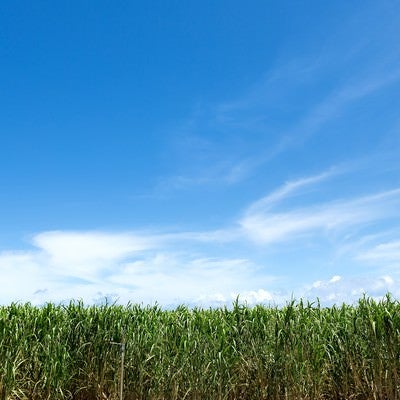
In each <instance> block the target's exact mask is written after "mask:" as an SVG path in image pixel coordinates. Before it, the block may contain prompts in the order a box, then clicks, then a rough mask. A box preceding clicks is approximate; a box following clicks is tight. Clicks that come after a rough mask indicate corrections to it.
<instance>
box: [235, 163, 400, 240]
mask: <svg viewBox="0 0 400 400" xmlns="http://www.w3.org/2000/svg"><path fill="white" fill-rule="evenodd" d="M333 175H334V171H333V170H332V171H328V172H325V173H322V174H319V175H316V176H312V177H308V178H302V179H299V180H297V181H293V182H289V183H286V184H285V185H283V186H282V187H281V188H279V189H277V190H276V191H274V192H272V193H271V194H269V195H267V196H265V197H264V198H262V199H261V200H259V201H257V202H255V203H253V204H252V205H250V206H249V207H248V209H247V210H246V212H245V214H244V217H243V218H242V219H241V220H240V221H239V223H240V226H241V227H242V229H243V231H244V232H245V234H247V235H248V237H249V238H250V239H252V240H254V241H255V242H258V243H264V244H268V243H276V242H282V241H288V240H293V239H294V238H298V237H299V236H301V235H310V234H319V233H321V232H329V231H333V230H341V229H344V228H350V227H356V226H362V225H365V224H368V223H370V222H373V221H378V220H384V219H387V218H390V217H393V216H398V215H399V209H400V189H393V190H388V191H384V192H380V193H375V194H372V195H366V196H360V197H356V198H351V199H346V200H343V199H339V200H335V201H329V202H325V203H314V204H311V205H307V206H297V207H292V208H290V209H289V210H288V211H274V207H275V208H277V207H278V206H279V203H280V202H281V201H282V200H284V199H287V198H288V197H290V196H292V195H293V194H294V193H296V192H298V191H300V190H301V189H303V188H305V187H306V186H309V185H315V184H317V183H321V182H323V181H325V180H327V179H329V178H330V177H332V176H333Z"/></svg>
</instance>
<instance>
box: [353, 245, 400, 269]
mask: <svg viewBox="0 0 400 400" xmlns="http://www.w3.org/2000/svg"><path fill="white" fill-rule="evenodd" d="M357 259H358V260H361V261H367V262H372V263H379V264H382V263H383V264H386V265H387V264H389V265H397V266H400V240H394V241H389V242H385V243H380V244H377V245H376V246H374V247H372V248H371V249H368V250H365V251H363V252H361V253H360V254H358V256H357Z"/></svg>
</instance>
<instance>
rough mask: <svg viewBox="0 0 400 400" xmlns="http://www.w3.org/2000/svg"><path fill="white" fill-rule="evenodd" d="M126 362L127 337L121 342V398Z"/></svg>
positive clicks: (121, 397) (121, 398) (121, 399)
mask: <svg viewBox="0 0 400 400" xmlns="http://www.w3.org/2000/svg"><path fill="white" fill-rule="evenodd" d="M124 362H125V338H124V337H123V338H122V343H121V376H120V381H119V398H120V400H123V395H124Z"/></svg>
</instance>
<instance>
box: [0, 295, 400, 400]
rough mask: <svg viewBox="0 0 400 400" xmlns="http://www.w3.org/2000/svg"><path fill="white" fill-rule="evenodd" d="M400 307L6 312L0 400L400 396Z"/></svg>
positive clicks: (0, 337)
mask: <svg viewBox="0 0 400 400" xmlns="http://www.w3.org/2000/svg"><path fill="white" fill-rule="evenodd" d="M399 331H400V305H399V303H398V301H395V300H392V299H391V298H390V297H387V298H385V299H384V300H383V301H380V302H375V301H373V300H371V299H367V298H363V299H361V300H360V301H359V303H358V304H357V305H355V306H348V305H343V306H340V307H330V308H324V307H322V306H320V305H318V304H303V303H302V302H292V303H290V304H288V305H286V306H285V307H281V308H278V307H261V306H257V307H254V308H250V307H246V306H243V305H240V304H238V303H235V304H234V305H233V307H231V308H225V309H206V310H204V309H189V308H186V307H178V308H177V309H175V310H169V311H166V310H162V309H161V308H160V307H141V306H136V305H131V306H127V307H124V306H117V305H110V306H97V307H95V306H91V307H85V306H84V305H83V304H82V303H79V302H76V303H71V304H69V305H66V306H65V305H60V306H56V305H53V304H48V305H46V306H43V307H40V308H39V307H33V306H31V305H29V304H26V305H19V304H13V305H10V306H4V307H0V399H2V400H4V399H32V400H36V399H54V400H56V399H79V400H92V399H118V397H119V383H120V372H121V348H122V346H121V345H119V344H113V343H112V342H115V343H122V342H124V343H126V353H125V354H124V355H125V359H124V360H123V365H124V373H125V376H124V380H123V381H124V386H123V396H124V399H126V400H133V399H198V400H200V399H201V400H203V399H210V400H211V399H244V400H245V399H399V398H400V395H399V391H400V379H399V374H400V332H399Z"/></svg>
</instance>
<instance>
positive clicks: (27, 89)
mask: <svg viewBox="0 0 400 400" xmlns="http://www.w3.org/2000/svg"><path fill="white" fill-rule="evenodd" d="M399 15H400V4H399V3H398V2H396V1H380V2H374V1H336V2H321V1H307V2H295V1H249V2H247V3H246V4H244V3H243V2H239V1H232V0H230V1H224V0H221V1H168V2H166V1H150V2H125V1H114V2H110V1H85V2H81V1H80V2H78V1H69V2H56V3H55V2H51V1H40V2H31V1H29V2H28V1H3V2H1V4H0V59H1V63H0V71H1V75H0V93H1V96H0V271H1V282H2V291H1V293H0V303H2V304H8V303H10V302H12V301H31V302H32V303H34V304H42V303H43V302H46V301H54V302H61V301H66V300H68V299H83V300H84V301H85V302H87V303H95V302H101V301H103V300H104V299H105V298H107V299H109V300H112V301H119V302H121V303H126V302H128V301H131V302H138V303H144V304H147V303H154V302H158V303H160V304H162V305H165V306H171V305H172V306H173V305H176V304H180V303H184V304H191V305H203V306H208V305H223V304H231V302H232V301H233V299H235V298H236V296H238V295H239V296H240V299H242V300H243V301H246V302H247V303H248V304H255V303H273V304H281V303H284V302H285V301H287V300H289V299H291V298H292V297H295V298H297V299H298V298H308V299H310V300H315V299H316V298H317V297H318V298H320V299H321V301H322V302H324V303H326V304H332V303H335V302H337V303H341V302H343V301H346V302H352V301H355V300H356V299H358V298H359V297H360V296H361V295H362V294H363V293H367V294H368V295H370V296H374V297H380V296H382V295H384V294H385V293H386V292H387V291H390V292H392V293H393V294H394V295H395V296H396V297H400V289H399V288H400V162H399V155H400V114H399V110H400V44H399V41H398V38H399V37H400V17H399Z"/></svg>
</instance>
